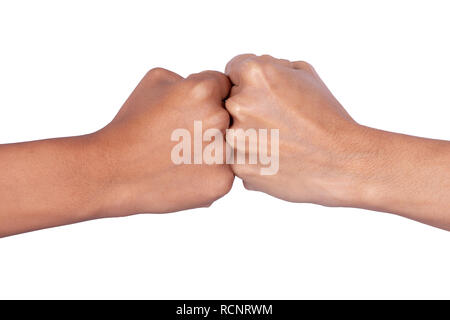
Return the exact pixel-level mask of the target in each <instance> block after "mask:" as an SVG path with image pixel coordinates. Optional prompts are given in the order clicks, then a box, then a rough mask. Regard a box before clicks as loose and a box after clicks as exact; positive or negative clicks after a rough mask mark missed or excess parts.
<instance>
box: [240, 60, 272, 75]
mask: <svg viewBox="0 0 450 320" xmlns="http://www.w3.org/2000/svg"><path fill="white" fill-rule="evenodd" d="M266 65H267V64H266V63H265V61H264V59H261V58H260V57H255V58H252V59H248V60H246V61H244V62H243V65H242V70H243V71H244V72H246V73H248V74H249V75H255V74H258V73H261V72H263V71H264V69H265V68H266Z"/></svg>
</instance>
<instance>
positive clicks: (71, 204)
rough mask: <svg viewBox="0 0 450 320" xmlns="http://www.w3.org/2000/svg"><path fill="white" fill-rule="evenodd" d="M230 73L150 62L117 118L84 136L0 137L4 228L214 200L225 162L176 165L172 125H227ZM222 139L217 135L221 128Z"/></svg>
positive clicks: (0, 227) (224, 182) (227, 180)
mask: <svg viewBox="0 0 450 320" xmlns="http://www.w3.org/2000/svg"><path fill="white" fill-rule="evenodd" d="M229 89H230V83H229V80H228V78H227V77H226V76H225V75H224V74H221V73H219V72H214V71H207V72H202V73H198V74H194V75H192V76H189V77H188V78H186V79H184V78H182V77H181V76H179V75H177V74H175V73H173V72H170V71H167V70H164V69H153V70H152V71H150V72H149V73H148V74H147V75H146V76H145V77H144V79H143V80H142V81H141V82H140V83H139V85H138V86H137V88H136V89H135V90H134V92H133V93H132V94H131V96H130V97H129V98H128V100H127V101H126V102H125V104H124V106H123V107H122V109H121V110H120V111H119V113H118V114H117V116H116V117H115V119H114V120H113V121H112V122H111V123H110V124H109V125H107V126H106V127H105V128H103V129H102V130H100V131H98V132H96V133H93V134H90V135H86V136H80V137H72V138H61V139H51V140H43V141H35V142H26V143H17V144H8V145H0V237H1V236H7V235H11V234H16V233H20V232H25V231H31V230H36V229H41V228H47V227H52V226H58V225H64V224H69V223H74V222H79V221H84V220H89V219H95V218H101V217H117V216H125V215H130V214H135V213H164V212H173V211H179V210H184V209H190V208H197V207H204V206H208V205H210V204H211V203H212V202H214V201H215V200H216V199H218V198H220V197H221V196H223V195H224V194H226V193H227V192H228V191H229V190H230V188H231V185H232V183H233V180H234V174H233V172H232V171H231V168H230V167H229V165H226V164H224V162H225V161H224V159H222V160H223V161H222V164H217V163H213V164H200V165H195V166H194V165H189V164H179V165H176V164H174V163H173V162H172V161H171V150H172V148H173V147H174V145H175V144H176V142H174V141H172V140H171V134H172V132H173V130H175V129H177V128H185V129H186V130H189V131H191V130H193V128H192V127H193V123H194V120H201V121H202V123H203V128H204V129H208V128H211V127H212V128H218V129H220V130H225V129H226V128H227V127H228V125H229V116H228V113H227V112H226V110H225V109H224V108H223V99H224V98H225V97H226V96H227V95H228V93H229ZM222 139H223V138H222Z"/></svg>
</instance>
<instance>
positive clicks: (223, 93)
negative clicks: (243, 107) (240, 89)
mask: <svg viewBox="0 0 450 320" xmlns="http://www.w3.org/2000/svg"><path fill="white" fill-rule="evenodd" d="M186 80H187V82H188V83H190V84H193V85H194V89H193V90H194V95H195V96H197V97H198V98H207V97H217V98H219V99H221V100H223V99H225V98H227V97H228V95H229V93H230V89H231V83H230V80H229V79H228V77H227V76H226V75H225V74H223V73H222V72H218V71H211V70H207V71H203V72H200V73H194V74H191V75H190V76H189V77H187V78H186Z"/></svg>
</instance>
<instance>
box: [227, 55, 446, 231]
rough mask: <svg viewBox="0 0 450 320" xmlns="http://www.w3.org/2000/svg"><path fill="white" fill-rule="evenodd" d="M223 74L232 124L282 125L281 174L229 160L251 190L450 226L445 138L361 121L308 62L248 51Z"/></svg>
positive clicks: (240, 127)
mask: <svg viewBox="0 0 450 320" xmlns="http://www.w3.org/2000/svg"><path fill="white" fill-rule="evenodd" d="M226 74H227V75H228V76H229V77H230V79H231V81H232V83H233V87H232V89H231V94H230V97H229V98H228V99H227V100H226V108H227V110H228V111H229V113H230V115H231V116H232V118H233V125H232V127H231V128H232V129H244V130H246V129H248V128H255V129H259V128H261V129H279V139H280V141H279V171H278V172H277V174H275V175H260V170H259V169H260V168H259V166H258V165H248V164H240V165H237V164H234V165H232V168H233V171H234V173H235V174H236V176H238V177H240V178H241V179H242V180H243V183H244V186H245V187H246V188H247V189H249V190H256V191H262V192H265V193H268V194H270V195H273V196H275V197H278V198H280V199H284V200H288V201H292V202H310V203H316V204H321V205H325V206H344V207H357V208H364V209H370V210H376V211H384V212H390V213H396V214H399V215H402V216H404V217H407V218H411V219H414V220H417V221H421V222H423V223H427V224H430V225H433V226H436V227H440V228H443V229H446V230H450V192H449V191H450V143H449V142H448V141H441V140H432V139H424V138H418V137H412V136H407V135H403V134H396V133H391V132H385V131H381V130H376V129H372V128H368V127H365V126H362V125H359V124H358V123H356V122H355V121H354V120H353V119H352V118H351V117H350V116H349V114H348V113H347V112H346V111H345V109H344V108H343V107H342V106H341V104H340V103H339V102H338V101H337V100H336V98H335V97H334V96H333V95H332V93H331V92H330V91H329V89H328V88H327V87H326V85H325V84H324V82H323V81H322V80H321V79H320V77H319V75H318V74H317V72H316V71H315V70H314V68H313V67H312V66H311V65H309V64H308V63H306V62H302V61H297V62H291V61H288V60H283V59H276V58H273V57H271V56H267V55H264V56H255V55H252V54H244V55H239V56H237V57H235V58H233V59H232V60H231V61H230V62H229V63H228V64H227V66H226ZM269 142H270V140H269ZM235 148H236V146H235ZM268 149H269V150H270V147H268ZM235 151H236V152H246V153H247V155H248V149H246V150H235ZM246 163H248V162H246Z"/></svg>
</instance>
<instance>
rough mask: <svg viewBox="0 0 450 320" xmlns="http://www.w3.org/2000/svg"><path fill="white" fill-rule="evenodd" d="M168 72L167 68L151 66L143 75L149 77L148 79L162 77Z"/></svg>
mask: <svg viewBox="0 0 450 320" xmlns="http://www.w3.org/2000/svg"><path fill="white" fill-rule="evenodd" d="M168 73H169V71H168V70H166V69H164V68H159V67H158V68H153V69H151V70H150V71H148V72H147V74H146V75H145V77H146V78H150V79H159V78H164V77H165V76H167V74H168Z"/></svg>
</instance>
